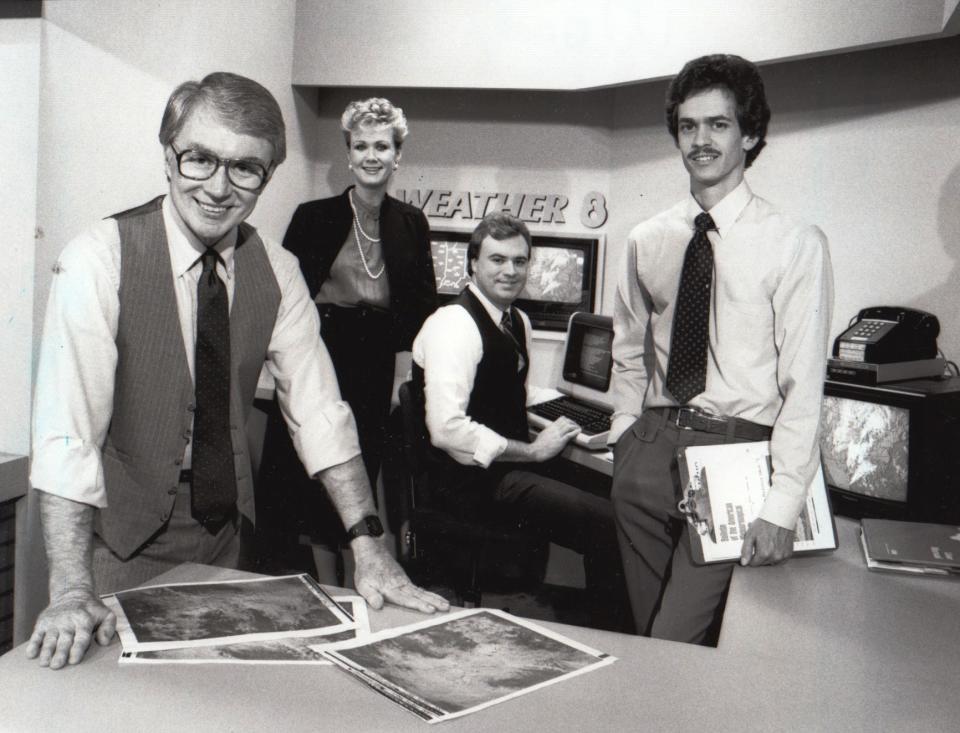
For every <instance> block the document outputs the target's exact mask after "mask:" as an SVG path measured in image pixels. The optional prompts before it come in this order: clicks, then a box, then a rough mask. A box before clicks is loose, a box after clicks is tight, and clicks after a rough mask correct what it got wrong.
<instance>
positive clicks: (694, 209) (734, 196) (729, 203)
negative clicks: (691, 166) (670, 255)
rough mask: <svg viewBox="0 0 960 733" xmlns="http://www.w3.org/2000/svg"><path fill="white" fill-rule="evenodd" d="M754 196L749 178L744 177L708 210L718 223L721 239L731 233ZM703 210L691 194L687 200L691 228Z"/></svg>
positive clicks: (714, 221) (715, 222)
mask: <svg viewBox="0 0 960 733" xmlns="http://www.w3.org/2000/svg"><path fill="white" fill-rule="evenodd" d="M752 198H753V191H751V190H750V186H749V185H747V179H746V178H744V179H743V180H742V181H740V184H739V185H738V186H737V187H736V188H735V189H733V190H732V191H731V192H730V193H728V194H727V195H726V196H724V197H723V199H722V200H721V201H720V202H719V203H718V204H716V205H715V206H714V207H713V208H712V209H710V211H708V212H707V213H708V214H710V218H712V219H713V223H714V224H716V225H717V233H718V234H719V235H720V238H721V239H723V238H724V237H725V236H726V235H727V234H729V232H730V228H731V227H732V226H733V225H734V224H736V223H737V219H739V218H740V214H742V213H743V210H744V209H745V208H746V207H747V204H749V203H750V199H752ZM702 211H703V209H701V208H700V204H698V203H697V200H696V199H695V198H694V197H693V195H692V194H691V195H690V198H689V199H688V201H687V220H688V221H689V222H690V228H691V229H693V220H694V219H695V218H696V217H697V215H698V214H700V213H702Z"/></svg>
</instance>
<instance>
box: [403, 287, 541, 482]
mask: <svg viewBox="0 0 960 733" xmlns="http://www.w3.org/2000/svg"><path fill="white" fill-rule="evenodd" d="M467 287H469V288H470V290H471V291H472V292H473V294H474V295H476V296H477V298H478V299H479V300H480V302H481V303H482V304H483V308H484V310H485V311H486V312H487V313H488V314H489V316H490V319H491V320H492V321H493V322H494V324H496V326H497V327H498V328H499V327H500V320H501V318H502V317H503V312H504V311H503V310H502V309H501V308H498V307H497V306H496V305H494V304H493V303H492V302H491V301H490V299H489V298H487V297H486V296H485V295H484V294H483V293H482V292H481V291H480V288H478V287H477V286H476V285H475V284H474V283H472V282H471V283H469V284H468V285H467ZM518 312H519V313H520V318H521V320H522V321H523V330H524V334H525V335H526V348H527V355H528V356H529V355H530V354H531V344H532V337H531V327H530V319H529V318H528V317H527V314H526V313H524V312H523V311H521V310H519V309H518ZM482 358H483V339H482V338H481V336H480V330H479V329H478V328H477V324H476V322H475V321H474V320H473V316H471V315H470V313H469V312H468V311H467V309H466V308H463V307H461V306H460V305H456V304H452V305H445V306H443V307H442V308H438V309H437V310H436V311H435V312H434V313H433V314H432V315H431V316H430V317H429V318H427V320H426V322H425V323H424V324H423V328H421V329H420V333H418V334H417V337H416V338H415V339H414V341H413V360H414V362H416V364H417V365H418V366H419V367H420V368H421V369H423V372H424V396H425V398H426V403H427V404H426V421H427V430H429V431H430V440H431V442H432V443H433V445H435V446H436V447H437V448H440V449H441V450H445V451H446V452H447V453H448V454H450V456H451V457H452V458H453V459H454V460H455V461H457V462H458V463H462V464H464V465H468V466H470V465H480V466H483V467H484V468H486V467H488V466H489V465H490V464H491V463H492V462H493V461H495V460H496V459H497V458H499V457H500V456H501V455H502V454H503V452H504V451H505V450H506V449H507V439H506V438H505V437H504V436H502V435H500V434H499V433H497V432H495V431H494V430H491V429H490V428H488V427H487V426H486V425H483V424H481V423H478V422H476V421H474V420H472V419H471V418H470V417H468V416H467V405H468V404H469V403H470V393H471V392H472V391H473V381H474V379H475V378H476V375H477V365H478V364H479V363H480V360H481V359H482ZM528 374H529V371H528ZM553 396H555V393H554V391H553V390H548V389H541V388H539V387H535V386H532V385H530V384H527V405H533V404H536V403H537V402H542V401H543V400H544V399H550V398H551V397H553Z"/></svg>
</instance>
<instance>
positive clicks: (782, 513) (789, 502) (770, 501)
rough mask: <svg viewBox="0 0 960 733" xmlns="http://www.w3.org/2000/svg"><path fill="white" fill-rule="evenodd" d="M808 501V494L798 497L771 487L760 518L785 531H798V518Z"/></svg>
mask: <svg viewBox="0 0 960 733" xmlns="http://www.w3.org/2000/svg"><path fill="white" fill-rule="evenodd" d="M806 500H807V497H806V493H804V494H803V495H801V496H796V495H793V494H790V493H787V492H785V491H783V490H779V491H778V490H777V488H776V487H775V486H774V487H771V488H770V493H768V494H767V498H766V499H764V501H763V506H762V507H761V508H760V515H759V518H760V519H763V520H766V521H767V522H770V523H771V524H775V525H777V526H778V527H783V528H784V529H796V528H797V518H798V517H799V516H800V512H801V510H802V509H803V504H804V502H805V501H806Z"/></svg>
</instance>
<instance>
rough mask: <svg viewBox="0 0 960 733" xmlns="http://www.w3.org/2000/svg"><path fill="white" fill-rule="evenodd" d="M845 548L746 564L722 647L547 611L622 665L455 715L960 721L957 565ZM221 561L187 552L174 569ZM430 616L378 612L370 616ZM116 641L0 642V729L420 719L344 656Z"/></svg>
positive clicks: (715, 722)
mask: <svg viewBox="0 0 960 733" xmlns="http://www.w3.org/2000/svg"><path fill="white" fill-rule="evenodd" d="M838 524H839V529H840V534H841V537H840V539H841V543H842V544H841V549H840V550H838V551H837V552H836V553H833V554H831V555H828V556H825V557H805V558H795V559H793V560H791V561H790V562H789V563H787V564H786V565H784V566H782V567H779V568H759V569H755V568H751V569H744V570H740V569H738V570H737V571H736V572H735V573H734V578H733V584H732V586H731V590H730V598H729V601H728V604H727V613H726V618H725V621H724V628H723V632H722V635H721V639H720V647H719V648H717V649H707V648H703V647H696V646H690V645H686V644H676V643H672V642H664V641H658V640H653V639H644V638H639V637H632V636H624V635H620V634H612V633H608V632H604V631H597V630H593V629H583V628H576V627H570V626H563V625H560V624H552V623H547V624H544V625H545V626H549V627H551V628H555V629H557V630H559V631H560V632H561V633H564V634H566V635H568V636H570V637H572V638H574V639H577V640H579V641H582V642H584V643H586V644H589V645H590V646H593V647H595V648H597V649H600V650H603V651H606V652H609V653H611V654H614V655H615V656H617V657H618V658H619V659H618V661H617V662H615V663H614V664H612V665H610V666H608V667H604V668H602V669H600V670H598V671H596V672H593V673H590V674H586V675H581V676H579V677H576V678H574V679H571V680H568V681H566V682H563V683H561V684H558V685H553V686H550V687H547V688H544V689H541V690H538V691H536V692H534V693H531V694H529V695H526V696H523V697H520V698H517V699H514V700H511V701H508V702H506V703H503V704H500V705H495V706H493V707H491V708H488V709H486V710H483V711H481V712H479V713H476V714H474V715H469V716H466V717H464V718H459V719H456V720H452V721H449V722H445V723H442V724H441V725H442V726H443V728H444V730H447V729H449V730H458V731H459V730H463V731H504V730H520V729H522V730H530V731H537V730H544V731H571V730H575V731H581V730H601V731H608V730H609V731H621V730H624V731H625V730H655V731H674V730H676V731H681V730H682V731H689V730H691V729H695V727H696V726H702V727H703V728H702V729H703V730H708V729H715V728H717V727H728V728H734V729H737V730H740V731H742V730H748V731H752V730H763V731H770V730H791V731H793V730H803V731H808V730H825V731H835V730H844V731H851V730H852V731H879V730H883V731H897V730H908V731H911V732H912V733H913V732H921V731H945V730H955V729H956V726H957V720H960V695H958V694H957V689H958V685H957V669H958V664H957V650H958V649H960V581H957V580H952V579H939V578H930V577H926V578H913V577H906V576H904V577H901V576H897V575H890V574H879V573H871V572H868V571H867V569H866V567H865V566H864V564H863V560H862V557H861V553H860V550H859V547H858V546H857V545H856V544H855V542H856V535H855V524H854V523H852V522H848V521H844V520H840V521H839V523H838ZM211 573H219V574H222V575H232V573H228V571H215V570H213V569H211V568H204V567H202V566H196V565H193V566H190V565H187V566H182V567H181V568H178V569H177V570H176V571H173V573H171V574H167V575H166V576H164V579H165V580H192V579H199V578H204V579H207V578H209V577H210V574H211ZM418 618H421V616H420V615H419V614H416V613H413V612H409V611H403V610H400V609H396V608H390V609H386V610H384V611H380V612H371V624H372V626H373V628H374V629H375V630H376V629H380V628H384V627H389V626H394V625H399V624H402V623H407V622H411V621H413V620H416V619H418ZM119 652H120V647H119V644H118V643H117V642H114V643H113V644H112V645H111V646H109V647H107V648H100V647H96V648H95V649H94V650H93V652H92V653H91V654H90V655H89V657H88V659H87V660H85V661H84V662H83V663H82V664H81V665H79V666H76V667H71V668H68V669H65V670H60V671H58V672H51V671H50V670H46V669H41V668H40V667H38V666H37V664H36V662H31V661H28V660H27V659H26V658H25V657H24V653H23V648H22V647H19V648H17V649H14V650H13V651H12V652H10V653H8V654H7V655H5V656H3V657H0V679H2V680H3V684H2V685H0V729H2V730H5V731H7V730H10V731H47V730H70V731H97V732H98V733H101V732H103V731H129V730H138V729H139V730H148V729H149V730H151V731H154V730H156V731H164V730H194V731H200V730H231V731H244V730H284V731H301V730H304V731H306V730H310V731H315V730H318V729H320V728H323V729H329V730H338V729H342V730H355V731H384V730H389V731H421V732H422V731H425V730H427V728H428V726H427V724H426V723H423V722H421V721H419V720H417V719H416V718H414V717H413V716H411V715H410V714H409V713H407V712H405V711H404V710H402V709H401V708H400V707H398V706H396V705H394V704H392V703H390V702H389V701H387V700H386V699H384V698H382V697H380V696H379V695H376V694H374V693H372V692H370V691H369V690H367V689H365V688H364V687H362V686H360V685H359V684H358V683H356V682H354V681H353V680H352V679H350V678H349V677H348V676H347V675H346V674H344V673H342V672H340V671H339V670H336V669H333V668H331V667H303V666H290V667H283V666H264V667H251V666H232V665H195V666H183V665H176V666H174V665H171V666H143V667H140V666H132V665H126V666H120V665H118V664H117V657H118V655H119Z"/></svg>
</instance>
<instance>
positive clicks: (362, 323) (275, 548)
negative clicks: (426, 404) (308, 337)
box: [257, 305, 395, 571]
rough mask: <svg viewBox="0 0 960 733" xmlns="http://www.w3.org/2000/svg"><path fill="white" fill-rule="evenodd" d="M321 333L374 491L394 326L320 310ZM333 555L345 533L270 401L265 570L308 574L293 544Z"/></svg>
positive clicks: (262, 511)
mask: <svg viewBox="0 0 960 733" xmlns="http://www.w3.org/2000/svg"><path fill="white" fill-rule="evenodd" d="M319 310H320V323H321V325H320V333H321V336H322V337H323V341H324V344H325V345H326V347H327V350H328V351H329V353H330V358H331V360H332V361H333V367H334V370H335V371H336V374H337V382H338V383H339V386H340V394H341V396H342V397H343V399H344V400H345V401H346V402H347V403H348V404H349V405H350V409H351V410H352V411H353V415H354V418H355V420H356V423H357V434H358V437H359V439H360V452H361V454H362V458H363V463H364V467H365V468H366V471H367V476H368V478H369V480H370V484H371V487H372V488H373V489H374V497H376V481H377V476H378V474H379V473H380V464H381V461H382V458H383V450H384V444H385V442H386V423H387V416H388V414H389V411H390V395H391V393H392V391H393V369H394V359H395V354H394V351H393V347H392V344H393V343H394V338H393V336H392V335H391V333H390V330H391V324H392V323H393V319H392V318H391V316H390V314H389V313H387V312H386V311H382V310H378V309H372V308H339V307H336V306H328V305H321V306H319ZM301 535H307V536H309V537H310V539H311V541H313V542H315V543H317V544H322V545H326V546H328V547H331V548H338V547H339V546H340V543H341V541H342V539H343V535H344V527H343V523H342V522H341V521H340V517H339V515H338V514H337V511H336V508H335V507H334V506H333V502H331V501H330V499H329V498H328V497H327V494H326V492H325V491H324V490H323V488H322V486H321V485H320V484H319V483H317V482H316V481H314V480H312V479H311V478H310V477H309V476H307V473H306V471H305V470H304V468H303V464H302V463H301V462H300V459H299V457H298V456H297V453H296V451H295V450H294V447H293V441H292V440H291V438H290V433H289V431H288V430H287V426H286V423H285V422H284V420H283V416H282V415H281V413H280V409H279V406H278V405H277V403H276V400H274V402H273V405H272V406H271V409H269V410H268V415H267V428H266V434H265V437H264V446H263V458H262V460H261V467H260V473H259V476H258V480H257V546H258V555H259V559H260V563H259V564H260V566H261V568H262V569H264V570H266V571H270V570H283V569H285V568H286V569H304V570H308V569H311V568H312V567H313V560H312V556H310V554H309V552H307V551H305V550H302V549H301V548H300V547H299V542H298V538H299V537H300V536H301Z"/></svg>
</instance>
